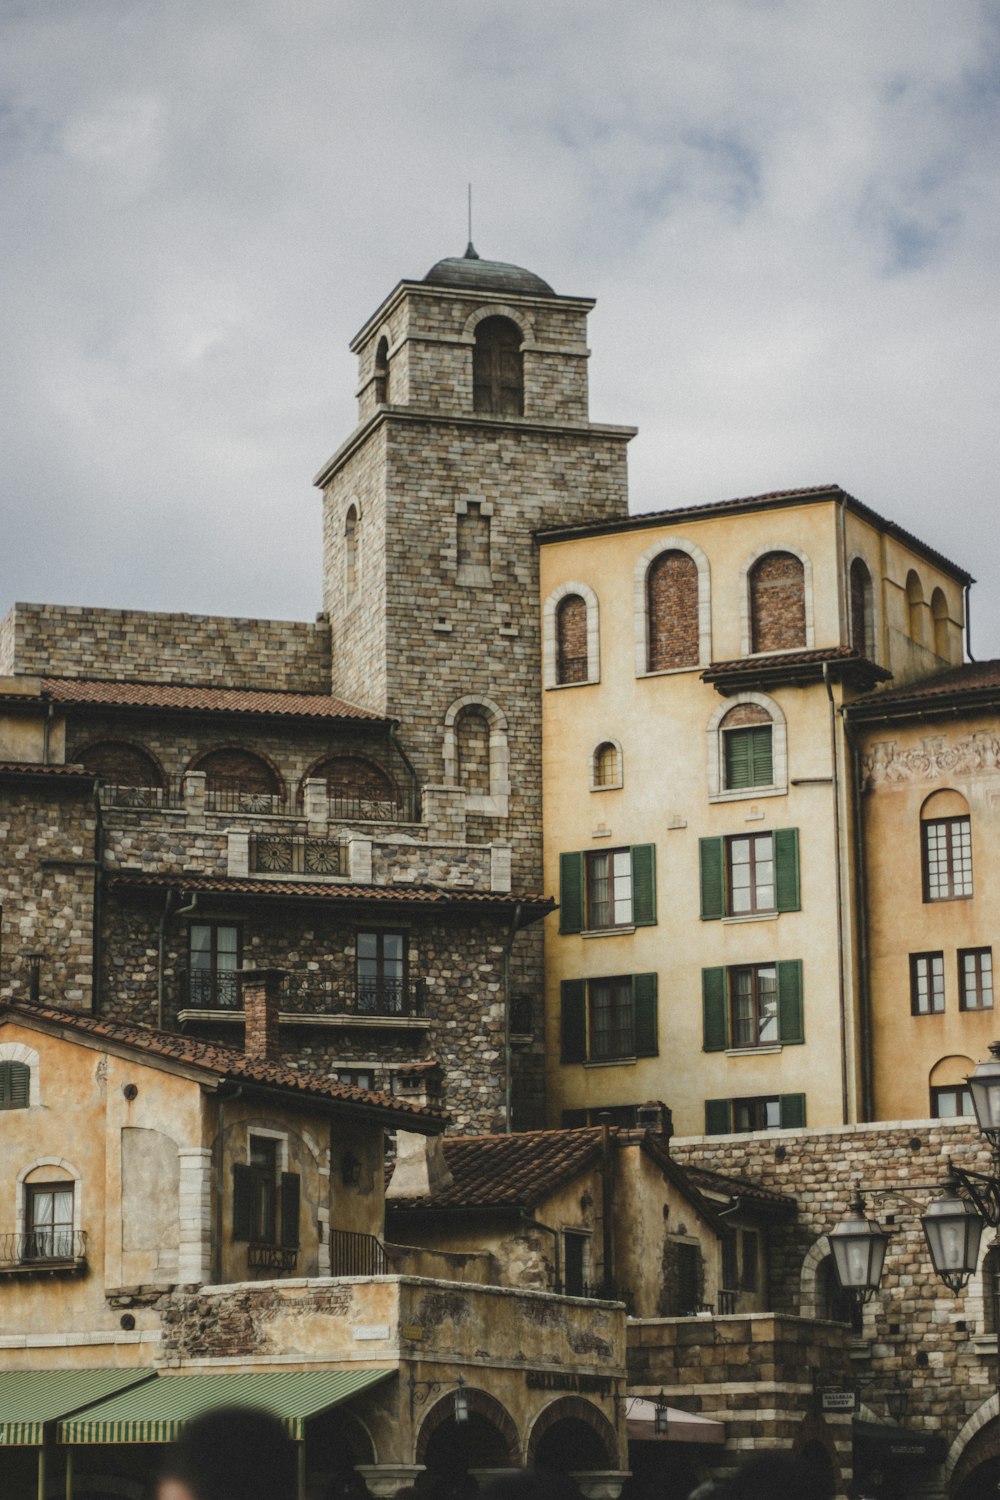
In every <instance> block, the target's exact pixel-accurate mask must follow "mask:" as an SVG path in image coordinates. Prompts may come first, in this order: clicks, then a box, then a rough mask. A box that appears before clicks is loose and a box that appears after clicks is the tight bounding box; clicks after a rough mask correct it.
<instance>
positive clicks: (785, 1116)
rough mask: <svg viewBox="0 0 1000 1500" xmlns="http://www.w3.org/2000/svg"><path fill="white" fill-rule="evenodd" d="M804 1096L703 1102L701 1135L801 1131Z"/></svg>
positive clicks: (802, 1128) (764, 1096)
mask: <svg viewBox="0 0 1000 1500" xmlns="http://www.w3.org/2000/svg"><path fill="white" fill-rule="evenodd" d="M805 1123H806V1096H805V1094H769V1095H760V1096H758V1097H757V1098H752V1099H706V1100H705V1134H706V1135H729V1134H734V1135H737V1134H743V1133H746V1132H749V1131H752V1130H804V1129H805Z"/></svg>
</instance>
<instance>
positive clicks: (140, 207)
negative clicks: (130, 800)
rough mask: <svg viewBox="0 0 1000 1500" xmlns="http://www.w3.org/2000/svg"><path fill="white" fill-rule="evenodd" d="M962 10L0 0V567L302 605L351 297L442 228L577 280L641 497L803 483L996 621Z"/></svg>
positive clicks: (979, 92)
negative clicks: (925, 552)
mask: <svg viewBox="0 0 1000 1500" xmlns="http://www.w3.org/2000/svg"><path fill="white" fill-rule="evenodd" d="M998 118H1000V28H998V24H997V11H996V8H995V6H993V5H992V4H988V3H985V0H984V3H981V4H980V3H976V0H953V3H951V4H949V6H948V7H947V10H946V12H942V9H941V7H940V5H939V3H937V0H908V3H907V5H906V6H890V5H888V4H881V5H872V4H871V3H870V0H842V3H841V4H839V5H838V6H836V7H831V6H829V5H826V4H820V3H819V0H794V3H793V0H671V3H670V4H669V5H664V4H663V3H662V0H622V3H620V4H619V6H618V7H616V8H615V9H614V10H613V11H612V10H611V9H609V8H608V7H607V6H605V5H603V4H597V3H596V0H548V3H547V4H546V5H545V6H539V5H537V4H528V3H527V0H509V3H505V4H504V5H502V6H501V5H499V4H496V3H493V0H488V3H479V4H470V3H469V0H434V3H431V0H411V3H408V4H405V5H395V6H388V5H380V4H378V3H369V4H360V3H349V0H339V3H338V0H322V3H321V0H286V3H280V0H242V3H241V4H240V5H239V6H238V7H237V6H232V5H223V4H220V3H219V0H199V3H194V0H155V3H154V0H31V3H20V4H19V3H16V0H14V3H11V0H8V4H7V6H6V7H5V8H4V11H3V19H2V22H0V191H2V194H3V201H4V206H5V207H4V214H3V216H2V224H0V298H2V300H3V310H4V340H3V347H2V350H0V360H2V362H3V375H4V390H5V399H4V405H3V411H4V418H3V422H4V428H3V441H2V445H0V464H2V466H3V470H4V474H3V480H4V489H3V494H4V531H3V543H2V550H0V594H2V596H3V599H4V602H9V601H11V600H13V599H14V598H49V599H56V600H60V601H68V602H87V603H95V604H111V605H118V604H128V605H136V606H139V605H146V606H149V607H156V608H179V609H198V610H206V611H208V610H212V611H222V612H231V613H239V614H244V613H260V614H273V615H290V616H299V617H308V616H309V615H311V614H312V613H313V611H314V610H315V609H316V608H318V607H319V503H318V497H317V496H316V494H315V492H313V491H312V489H311V486H310V477H311V475H312V473H313V472H314V471H315V469H316V468H317V467H318V466H319V464H320V463H321V461H322V460H323V459H324V458H325V457H326V456H327V455H328V454H329V453H330V452H331V451H332V450H333V449H334V447H336V446H337V444H338V443H339V442H340V441H341V440H342V439H343V437H344V436H346V434H347V433H348V432H349V431H350V429H351V427H352V425H353V422H354V403H353V385H354V373H355V372H354V368H353V360H352V358H351V356H350V355H349V353H348V351H347V343H348V340H349V339H350V337H351V335H352V334H353V333H354V331H355V330H356V329H357V328H358V327H359V326H360V324H361V323H362V322H363V320H364V319H365V318H366V317H367V315H368V314H369V313H370V312H371V311H372V310H373V308H374V307H375V306H376V305H377V303H378V302H379V301H380V300H381V299H382V297H383V296H384V295H385V294H386V293H387V292H388V291H389V290H390V288H391V287H392V286H393V285H394V284H395V282H396V281H397V280H399V279H400V277H402V276H407V277H414V276H421V275H423V274H424V272H425V271H426V270H427V268H428V267H429V266H430V265H431V264H432V263H433V261H435V260H437V259H438V258H439V257H440V256H442V255H447V254H455V253H461V249H462V247H463V246H464V242H465V184H466V182H467V181H468V180H469V179H470V178H471V179H472V180H473V181H474V183H475V189H474V197H475V238H476V241H477V243H478V245H479V248H480V250H481V252H482V253H483V254H486V255H490V256H494V257H496V258H498V259H506V260H513V261H517V262H519V263H521V264H524V265H528V266H530V267H531V268H532V269H534V270H537V271H538V272H539V273H540V274H541V275H543V276H544V277H546V279H548V280H549V281H551V282H552V283H553V285H555V287H556V289H557V290H559V291H563V292H569V293H580V294H593V295H596V296H597V297H598V299H599V302H598V307H597V309H596V311H595V313H594V315H593V318H592V327H591V344H592V347H593V351H594V352H593V359H592V362H591V392H592V412H593V414H594V416H595V417H596V418H598V419H601V420H609V421H625V422H631V421H634V422H636V423H637V424H638V425H639V427H640V436H639V438H638V439H637V440H636V442H635V443H634V444H633V453H632V468H631V473H632V493H633V504H634V506H635V507H636V508H639V509H649V508H653V507H661V506H667V505H671V504H685V503H691V502H693V501H697V500H710V499H721V498H724V497H726V496H730V495H737V494H753V493H756V492H759V491H763V490H767V489H771V488H775V487H787V486H792V485H796V484H812V483H821V482H827V481H831V480H836V481H838V482H840V483H841V484H843V485H844V486H845V487H846V488H848V489H849V490H851V491H852V492H853V493H855V494H857V495H858V496H859V497H860V498H862V499H863V500H865V501H866V502H867V503H869V504H870V505H872V506H873V507H874V508H875V509H877V510H879V511H881V512H883V513H884V514H887V515H891V516H893V517H894V518H895V519H897V520H898V521H900V522H901V523H902V524H903V525H905V526H907V527H909V528H910V529H911V530H914V531H916V532H917V533H918V534H919V535H922V536H924V537H925V538H926V539H927V541H929V542H931V543H932V544H933V545H935V546H937V547H939V548H940V549H941V550H942V551H944V552H945V553H947V554H949V555H952V556H954V557H955V559H956V561H958V562H960V563H963V564H964V565H966V566H968V567H969V568H970V569H971V570H972V571H973V572H974V573H976V574H977V575H978V576H979V578H980V579H981V580H982V582H981V584H980V586H979V587H978V588H977V590H976V591H975V592H974V596H973V644H974V649H977V653H978V654H1000V625H998V621H997V615H998V610H997V601H998V598H1000V528H998V527H997V525H996V523H995V522H994V519H993V510H994V508H995V498H994V495H995V491H994V474H995V472H996V470H997V455H996V446H997V436H996V433H997V426H998V424H997V419H996V410H995V409H996V394H995V393H996V391H997V388H998V376H1000V368H998V366H1000V354H998V344H1000V335H998V332H997V329H998V319H997V285H996V248H997V247H996V240H997V226H998V223H1000V213H998V210H1000V168H998V160H1000V154H998V152H997V136H998Z"/></svg>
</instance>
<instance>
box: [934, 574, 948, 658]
mask: <svg viewBox="0 0 1000 1500" xmlns="http://www.w3.org/2000/svg"><path fill="white" fill-rule="evenodd" d="M931 620H932V622H933V625H934V655H935V656H943V657H944V659H945V661H947V660H948V659H949V656H950V651H949V642H948V635H949V631H948V601H947V599H946V598H945V596H944V590H943V589H935V590H934V592H933V594H932V595H931Z"/></svg>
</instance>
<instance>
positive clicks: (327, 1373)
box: [59, 1368, 396, 1443]
mask: <svg viewBox="0 0 1000 1500" xmlns="http://www.w3.org/2000/svg"><path fill="white" fill-rule="evenodd" d="M395 1373H396V1371H395V1368H393V1369H391V1370H369V1369H362V1370H358V1369H355V1370H306V1371H292V1370H289V1371H284V1370H283V1371H276V1372H275V1373H273V1374H266V1375H215V1374H212V1375H160V1376H159V1378H158V1379H156V1380H153V1381H150V1383H149V1384H148V1385H144V1386H139V1387H138V1388H137V1389H135V1390H132V1391H124V1392H122V1393H121V1394H120V1395H117V1396H112V1397H110V1399H109V1400H107V1401H100V1402H99V1403H98V1404H97V1405H96V1406H91V1407H88V1408H87V1410H86V1411H81V1412H78V1414H77V1415H76V1416H75V1417H72V1418H70V1419H69V1420H68V1421H65V1422H60V1423H59V1441H60V1443H172V1442H174V1441H175V1439H176V1438H177V1434H178V1433H179V1432H180V1430H181V1428H182V1427H183V1425H184V1423H185V1422H187V1421H190V1419H191V1418H192V1417H197V1416H200V1415H201V1413H202V1412H205V1411H211V1410H212V1409H213V1408H214V1407H216V1406H259V1407H262V1408H263V1409H264V1410H265V1411H269V1412H272V1413H273V1414H274V1415H275V1416H276V1417H280V1418H281V1420H282V1421H283V1422H284V1423H285V1426H286V1427H287V1429H288V1435H289V1437H291V1438H294V1440H295V1441H296V1442H297V1443H300V1442H301V1441H302V1440H303V1438H304V1437H305V1423H306V1418H307V1417H311V1416H314V1415H315V1414H316V1413H317V1412H320V1411H326V1410H328V1408H329V1407H331V1406H339V1405H340V1403H341V1402H342V1401H348V1400H349V1399H350V1398H351V1397H352V1396H356V1395H358V1393H359V1392H360V1391H366V1390H367V1389H368V1388H369V1386H373V1385H377V1384H378V1383H379V1381H380V1380H386V1379H388V1377H389V1376H390V1375H394V1374H395Z"/></svg>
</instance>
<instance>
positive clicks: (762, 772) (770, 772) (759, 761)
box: [747, 724, 774, 786]
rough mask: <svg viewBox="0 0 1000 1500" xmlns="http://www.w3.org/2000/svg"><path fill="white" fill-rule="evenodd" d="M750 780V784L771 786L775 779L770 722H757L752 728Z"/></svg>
mask: <svg viewBox="0 0 1000 1500" xmlns="http://www.w3.org/2000/svg"><path fill="white" fill-rule="evenodd" d="M750 763H751V764H750V780H749V782H748V783H747V785H748V786H770V785H771V783H772V781H773V780H774V761H773V757H772V754H771V726H770V724H755V725H754V726H753V728H752V729H751V730H750Z"/></svg>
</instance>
